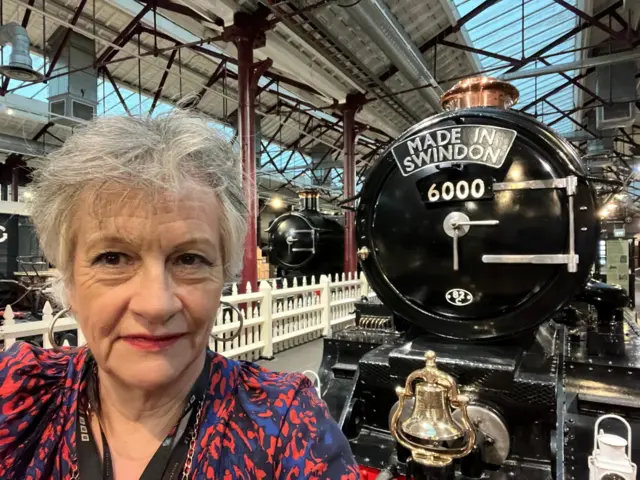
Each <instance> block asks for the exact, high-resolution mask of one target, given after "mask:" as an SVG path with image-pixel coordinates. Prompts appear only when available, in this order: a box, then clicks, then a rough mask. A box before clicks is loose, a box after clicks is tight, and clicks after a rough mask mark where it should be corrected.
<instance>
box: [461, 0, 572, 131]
mask: <svg viewBox="0 0 640 480" xmlns="http://www.w3.org/2000/svg"><path fill="white" fill-rule="evenodd" d="M483 1H484V0H452V4H453V5H454V6H455V8H457V10H458V13H459V15H460V16H461V17H462V16H464V15H466V14H467V13H469V12H470V11H471V10H473V9H474V8H476V7H477V6H478V5H480V4H482V3H483ZM567 3H569V4H571V5H573V6H577V5H576V4H577V0H567ZM523 7H524V11H523ZM523 13H524V15H523ZM577 22H578V17H577V16H576V15H575V14H573V13H572V12H570V11H568V10H567V9H565V8H564V7H562V6H561V5H558V4H557V3H555V2H554V1H553V0H524V2H523V1H521V0H509V1H503V2H498V3H497V4H496V5H493V6H491V7H489V8H487V9H486V10H484V11H483V12H482V13H480V14H479V15H477V16H476V17H474V18H473V19H471V20H469V21H468V22H467V23H466V24H465V26H464V28H465V29H466V31H467V33H468V35H469V38H470V40H471V43H472V45H473V47H475V48H479V49H482V50H486V51H489V52H493V53H498V54H500V55H504V56H507V57H511V58H515V59H517V60H521V59H522V58H523V57H524V58H527V57H530V56H531V55H533V54H535V53H536V52H537V51H538V50H540V49H541V48H543V47H544V46H545V45H548V44H549V43H551V42H552V41H553V40H554V39H556V38H558V37H561V36H562V35H564V34H565V33H567V32H568V31H569V30H571V29H573V28H574V27H576V25H577ZM523 27H524V38H523V34H522V32H523ZM577 38H578V37H575V36H574V37H571V38H570V39H569V40H566V41H565V42H562V43H561V44H559V45H557V46H556V47H554V48H553V49H551V50H549V51H548V52H546V53H545V55H544V56H545V60H546V61H547V62H548V63H549V64H551V65H558V64H563V63H569V62H573V61H575V60H577V53H576V52H575V51H571V50H573V49H575V48H576V47H578V46H579V45H576V41H577V40H576V39H577ZM478 60H479V61H480V64H481V66H482V70H488V69H494V68H495V69H496V70H492V71H491V73H490V75H492V76H499V75H501V74H503V73H506V72H507V71H508V70H509V68H510V67H511V65H509V64H507V63H506V62H504V61H503V60H499V59H496V58H494V57H489V56H486V55H478ZM544 66H546V64H544V63H543V62H542V61H535V62H531V63H530V64H528V65H526V66H525V67H523V68H522V70H530V69H536V68H541V67H544ZM499 67H502V68H499ZM577 73H578V72H577V71H567V72H564V75H563V74H559V73H555V74H550V75H543V76H539V77H533V78H526V79H520V80H513V81H512V82H511V83H513V85H515V86H516V87H517V88H518V90H519V91H520V101H519V102H518V105H516V107H515V108H518V107H519V108H522V107H525V106H527V105H528V104H530V103H531V102H533V101H534V100H535V99H536V98H539V97H541V96H543V95H545V94H547V93H548V92H550V91H552V90H553V89H555V88H556V87H558V86H560V85H562V84H566V83H567V77H574V76H576V75H577ZM548 101H549V102H550V103H552V104H553V105H554V106H556V107H557V108H558V109H559V110H562V111H564V112H566V111H568V110H571V109H572V108H574V107H575V99H574V89H573V88H569V87H567V88H564V89H562V90H560V91H559V92H558V93H556V94H553V95H551V96H549V98H548ZM525 111H526V112H527V113H530V114H533V115H536V116H537V117H538V119H539V120H541V121H542V122H544V123H546V124H549V123H551V122H553V121H555V120H558V119H560V118H561V117H562V115H561V114H560V113H558V112H557V111H556V110H555V109H554V108H553V107H551V106H550V105H548V104H546V103H545V102H539V103H537V104H536V105H535V106H533V107H531V108H527V109H526V110H525ZM553 128H555V129H556V131H558V132H559V133H564V134H567V133H569V132H571V131H572V130H574V129H575V126H574V124H573V123H572V122H571V121H570V120H568V119H566V118H563V119H562V120H559V121H558V122H557V123H555V124H554V125H553Z"/></svg>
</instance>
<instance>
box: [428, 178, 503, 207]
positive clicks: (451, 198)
mask: <svg viewBox="0 0 640 480" xmlns="http://www.w3.org/2000/svg"><path fill="white" fill-rule="evenodd" d="M418 190H419V191H420V195H421V196H422V200H423V201H424V202H426V203H442V202H472V201H474V200H483V199H487V198H493V178H491V177H480V178H468V179H460V180H446V181H439V182H428V181H427V182H418Z"/></svg>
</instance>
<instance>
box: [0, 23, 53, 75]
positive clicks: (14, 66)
mask: <svg viewBox="0 0 640 480" xmlns="http://www.w3.org/2000/svg"><path fill="white" fill-rule="evenodd" d="M7 44H11V56H10V57H9V64H8V65H2V66H0V75H4V76H5V77H7V78H11V79H13V80H20V81H22V82H40V81H42V79H43V78H44V77H43V75H42V74H41V73H40V72H37V71H35V70H34V69H33V66H32V63H31V55H30V54H29V49H30V47H31V40H29V34H28V33H27V30H26V29H25V28H24V27H23V26H22V25H19V24H17V23H15V22H11V23H7V24H6V25H3V26H1V27H0V45H3V46H4V45H7Z"/></svg>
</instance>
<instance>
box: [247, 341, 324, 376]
mask: <svg viewBox="0 0 640 480" xmlns="http://www.w3.org/2000/svg"><path fill="white" fill-rule="evenodd" d="M321 362H322V338H319V339H317V340H314V341H313V342H309V343H305V344H304V345H300V346H299V347H295V348H290V349H289V350H285V351H284V352H280V353H277V354H276V355H275V358H274V359H273V360H259V361H258V362H256V363H258V364H259V365H262V366H263V367H265V368H267V369H269V370H272V371H274V372H304V371H305V370H312V371H314V372H316V373H317V372H318V369H319V368H320V363H321Z"/></svg>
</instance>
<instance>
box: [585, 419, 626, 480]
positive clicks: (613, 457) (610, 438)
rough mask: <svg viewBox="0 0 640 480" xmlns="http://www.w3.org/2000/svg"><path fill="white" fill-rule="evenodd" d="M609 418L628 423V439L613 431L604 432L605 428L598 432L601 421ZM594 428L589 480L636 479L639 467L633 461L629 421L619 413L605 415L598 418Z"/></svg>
mask: <svg viewBox="0 0 640 480" xmlns="http://www.w3.org/2000/svg"><path fill="white" fill-rule="evenodd" d="M607 418H613V419H616V420H619V421H620V422H622V423H624V424H625V425H626V427H627V439H626V440H625V439H624V438H622V437H619V436H617V435H613V434H611V433H604V431H603V430H600V432H599V433H598V426H599V425H600V422H601V421H602V420H605V419H607ZM593 430H594V431H593V453H592V455H591V456H590V457H589V480H635V478H636V472H637V467H636V464H635V463H633V462H632V461H631V426H630V425H629V423H628V422H627V421H626V420H625V419H624V418H622V417H619V416H618V415H603V416H602V417H600V418H598V420H597V421H596V425H595V427H594V429H593ZM627 449H628V450H627ZM627 452H628V454H627Z"/></svg>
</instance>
